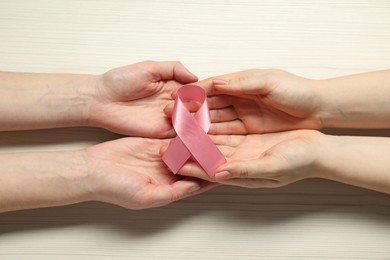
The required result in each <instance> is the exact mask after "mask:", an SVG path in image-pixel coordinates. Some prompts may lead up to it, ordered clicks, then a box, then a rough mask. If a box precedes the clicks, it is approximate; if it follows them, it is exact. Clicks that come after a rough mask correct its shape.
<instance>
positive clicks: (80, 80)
mask: <svg viewBox="0 0 390 260" xmlns="http://www.w3.org/2000/svg"><path fill="white" fill-rule="evenodd" d="M76 77H77V79H76V80H75V82H74V84H73V87H71V88H69V91H68V92H67V93H65V95H66V99H67V106H68V110H69V111H70V113H69V118H68V121H67V124H68V125H69V126H95V125H94V124H93V122H92V120H91V107H92V105H93V103H95V100H96V89H97V88H98V86H99V84H100V76H98V75H77V76H76ZM65 120H66V119H65Z"/></svg>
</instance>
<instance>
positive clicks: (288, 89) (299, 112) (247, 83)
mask: <svg viewBox="0 0 390 260" xmlns="http://www.w3.org/2000/svg"><path fill="white" fill-rule="evenodd" d="M319 83H320V81H316V80H309V79H306V78H302V77H298V76H296V75H293V74H290V73H288V72H285V71H281V70H259V69H256V70H246V71H242V72H238V73H233V74H228V75H224V76H219V77H213V78H210V79H207V80H203V81H199V82H198V83H196V84H197V85H199V86H202V87H203V88H205V89H206V91H207V92H208V96H209V98H208V103H209V107H210V115H211V120H212V125H211V127H210V130H209V133H210V134H260V133H270V132H278V131H285V130H294V129H320V128H322V122H321V119H320V118H319V109H320V104H321V100H320V98H319V96H318V95H317V93H316V86H317V85H318V84H319ZM172 108H173V105H172V104H170V105H169V106H167V107H166V109H165V112H166V114H167V115H168V116H170V114H171V113H172V112H171V111H172Z"/></svg>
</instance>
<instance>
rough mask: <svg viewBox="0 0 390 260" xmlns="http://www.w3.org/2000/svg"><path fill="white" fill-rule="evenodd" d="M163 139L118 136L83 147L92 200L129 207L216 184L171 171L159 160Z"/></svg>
mask: <svg viewBox="0 0 390 260" xmlns="http://www.w3.org/2000/svg"><path fill="white" fill-rule="evenodd" d="M167 142H168V141H167V140H158V139H146V138H137V137H127V138H122V139H118V140H114V141H110V142H106V143H102V144H98V145H95V146H92V147H90V148H87V149H85V151H84V158H85V160H86V162H87V169H88V175H87V176H88V177H87V178H86V181H85V183H87V184H88V187H89V188H88V189H89V190H90V194H92V200H98V201H103V202H108V203H113V204H116V205H119V206H122V207H126V208H130V209H142V208H150V207H158V206H163V205H165V204H168V203H170V202H173V201H176V200H179V199H183V198H185V197H188V196H192V195H196V194H199V193H202V192H204V191H206V190H208V189H211V188H212V187H214V186H216V185H215V184H213V183H210V182H208V181H203V180H198V179H195V178H191V177H183V176H180V175H173V174H172V173H171V172H169V171H168V169H167V167H166V166H165V165H164V163H163V162H162V161H161V156H160V155H159V152H160V149H161V147H162V146H163V145H164V144H167Z"/></svg>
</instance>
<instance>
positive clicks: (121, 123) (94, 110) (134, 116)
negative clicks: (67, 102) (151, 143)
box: [89, 61, 197, 138]
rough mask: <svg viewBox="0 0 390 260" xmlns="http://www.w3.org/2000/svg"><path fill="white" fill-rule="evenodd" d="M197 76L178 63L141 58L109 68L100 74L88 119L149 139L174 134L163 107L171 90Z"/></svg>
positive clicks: (169, 100) (121, 131)
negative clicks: (135, 61)
mask: <svg viewBox="0 0 390 260" xmlns="http://www.w3.org/2000/svg"><path fill="white" fill-rule="evenodd" d="M194 81H197V77H196V76H195V75H193V74H192V73H191V72H189V71H188V70H187V69H186V68H185V67H184V66H183V65H182V64H181V63H179V62H173V61H172V62H171V61H169V62H153V61H144V62H140V63H136V64H133V65H129V66H125V67H120V68H116V69H112V70H110V71H108V72H106V73H105V74H103V75H102V76H100V77H99V80H98V82H99V83H98V84H96V85H97V86H96V88H95V91H94V94H93V96H94V98H93V102H91V105H90V112H89V122H90V124H91V125H93V126H98V127H103V128H106V129H108V130H110V131H113V132H116V133H120V134H125V135H131V136H142V137H151V138H166V137H172V136H173V135H174V130H173V129H172V125H171V123H170V120H169V119H167V118H166V116H165V115H164V113H163V108H164V107H165V106H166V105H167V104H168V103H169V102H171V101H172V93H173V92H174V91H175V90H176V89H177V88H178V87H180V86H181V85H183V84H188V83H191V82H194Z"/></svg>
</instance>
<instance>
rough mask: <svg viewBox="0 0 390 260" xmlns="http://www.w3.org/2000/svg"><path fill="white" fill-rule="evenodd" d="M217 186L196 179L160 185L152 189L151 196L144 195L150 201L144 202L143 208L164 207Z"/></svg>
mask: <svg viewBox="0 0 390 260" xmlns="http://www.w3.org/2000/svg"><path fill="white" fill-rule="evenodd" d="M216 186H218V184H215V183H210V182H207V181H203V180H196V179H194V178H184V179H182V180H178V181H176V182H174V183H173V184H170V185H159V186H156V187H155V188H154V189H152V190H151V191H150V193H149V194H145V195H144V196H145V197H147V198H148V199H146V200H144V201H143V203H142V204H143V205H141V208H150V207H159V206H164V205H167V204H169V203H171V202H174V201H178V200H181V199H184V198H187V197H189V196H193V195H196V194H200V193H202V192H205V191H207V190H209V189H211V188H213V187H216Z"/></svg>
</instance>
